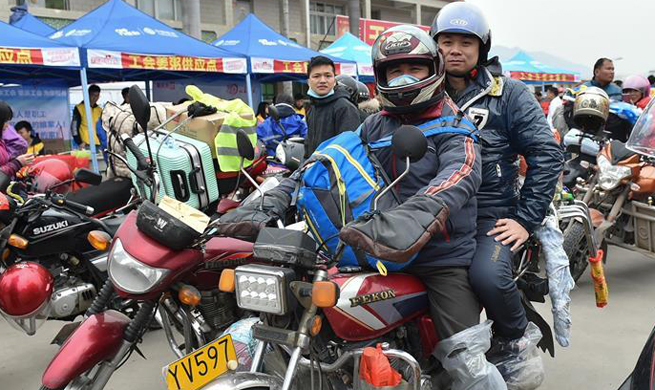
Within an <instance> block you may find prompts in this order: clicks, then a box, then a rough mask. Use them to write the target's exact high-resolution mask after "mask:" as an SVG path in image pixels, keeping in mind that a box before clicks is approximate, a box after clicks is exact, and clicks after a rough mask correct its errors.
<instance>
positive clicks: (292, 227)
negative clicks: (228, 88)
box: [0, 87, 655, 390]
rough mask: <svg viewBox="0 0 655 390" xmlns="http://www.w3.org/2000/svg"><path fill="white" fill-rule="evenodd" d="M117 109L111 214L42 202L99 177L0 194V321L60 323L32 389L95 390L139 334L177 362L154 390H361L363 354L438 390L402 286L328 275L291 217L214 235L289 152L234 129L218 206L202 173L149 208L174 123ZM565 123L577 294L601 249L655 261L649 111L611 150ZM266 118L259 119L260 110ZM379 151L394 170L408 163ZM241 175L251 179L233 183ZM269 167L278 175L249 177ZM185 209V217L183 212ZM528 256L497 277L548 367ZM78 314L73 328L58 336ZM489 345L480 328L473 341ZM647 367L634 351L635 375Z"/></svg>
mask: <svg viewBox="0 0 655 390" xmlns="http://www.w3.org/2000/svg"><path fill="white" fill-rule="evenodd" d="M608 104H609V102H608ZM130 105H131V110H132V113H133V114H134V116H135V118H136V122H137V123H138V125H139V126H140V128H141V129H143V132H142V133H140V134H138V135H136V136H135V137H134V138H132V137H129V136H126V135H123V136H122V137H121V138H122V140H121V142H122V144H123V145H124V147H125V149H126V150H127V151H128V152H127V158H124V157H122V156H120V155H114V156H113V157H114V158H117V159H120V160H121V161H123V162H124V163H125V164H126V165H127V166H128V168H129V169H130V171H131V172H132V179H133V180H132V181H133V183H134V187H136V188H134V189H130V190H129V191H128V194H127V197H123V198H122V199H123V200H122V201H121V203H122V204H120V205H116V204H114V203H116V202H114V203H112V206H111V209H108V210H95V209H94V208H93V207H90V206H88V205H87V204H88V203H89V202H88V201H87V202H85V203H80V202H77V201H76V200H75V199H78V198H79V195H77V193H76V192H72V193H68V194H61V193H60V192H61V191H59V192H58V191H57V188H58V187H63V186H65V185H67V184H70V183H71V182H73V181H76V182H80V183H86V184H87V185H88V187H87V188H84V189H83V190H84V191H86V192H87V193H90V192H91V193H93V192H94V191H95V192H96V193H98V194H104V193H106V190H102V189H101V188H99V187H101V186H102V183H100V177H99V176H97V175H95V174H93V173H92V172H90V171H88V170H84V169H82V170H78V171H77V173H76V175H75V177H74V178H72V179H71V180H70V181H64V182H62V183H59V184H58V185H55V186H50V187H49V188H47V190H46V191H45V192H44V193H42V194H34V193H33V191H28V189H30V188H33V187H30V185H29V183H20V182H19V183H12V184H11V185H9V186H7V184H5V185H4V187H3V188H5V190H4V192H6V193H7V197H6V198H7V199H6V202H7V205H8V206H7V207H0V210H2V211H1V212H0V219H1V220H2V222H3V224H4V226H5V227H4V228H3V229H2V230H1V231H0V252H1V253H2V257H1V259H2V266H3V269H2V271H3V273H2V275H1V276H0V309H1V310H0V312H1V313H2V314H3V316H4V317H5V318H6V319H7V321H9V323H10V324H11V325H12V326H14V327H16V328H17V329H19V330H21V331H23V332H24V333H27V334H28V335H32V334H34V333H35V332H36V331H37V328H38V327H39V325H40V324H42V323H43V322H44V321H46V320H47V319H58V320H67V321H71V322H70V323H69V324H67V325H66V326H64V327H63V328H62V329H61V331H60V332H59V334H58V335H57V336H56V337H55V342H57V343H58V344H60V345H61V347H60V349H59V351H58V352H57V354H56V355H55V356H54V357H53V359H52V361H51V362H50V364H49V365H48V367H47V369H46V370H45V372H44V373H43V376H42V388H41V389H42V390H47V389H50V390H55V389H68V390H73V389H76V390H88V389H94V390H98V389H103V388H104V387H105V386H106V384H107V383H108V381H109V380H110V378H111V376H112V375H113V373H114V372H115V371H116V370H118V369H119V368H121V367H122V366H123V365H124V364H125V363H126V362H127V359H128V358H129V357H130V355H131V354H132V353H133V352H135V351H136V352H137V353H140V351H139V349H138V346H139V344H140V343H141V341H142V339H143V335H144V334H145V333H146V332H147V331H148V330H149V329H151V328H152V327H155V326H160V327H161V328H163V334H164V336H165V339H166V342H167V344H168V345H169V347H170V349H171V351H172V355H171V360H174V359H177V360H175V361H174V362H172V363H171V364H169V365H168V367H166V368H165V371H164V380H165V382H166V386H167V388H168V389H194V390H195V389H206V390H218V389H235V388H237V389H261V388H267V389H284V390H287V389H292V388H303V387H304V388H316V386H318V388H323V386H326V387H325V388H330V387H332V388H335V389H337V388H338V389H357V388H362V387H365V386H366V385H367V384H366V383H364V382H363V381H362V379H361V377H362V375H361V374H362V370H364V368H362V367H361V366H360V365H361V361H362V356H363V354H364V353H365V347H368V346H378V348H379V350H380V351H382V352H383V354H384V355H386V356H387V357H388V358H390V361H391V364H392V366H393V368H394V369H395V370H396V371H397V372H399V373H400V374H401V382H400V383H401V384H402V386H404V387H399V388H412V389H429V388H435V389H437V388H442V387H437V386H438V385H437V384H436V381H437V378H438V377H439V374H440V373H441V372H442V371H443V368H442V367H441V366H439V365H435V364H434V361H433V360H431V359H430V355H431V353H432V351H434V350H435V348H436V347H437V345H438V344H439V342H440V340H439V337H438V335H437V334H436V333H435V328H434V326H433V324H432V320H431V318H430V315H429V312H428V302H427V293H426V290H425V287H424V286H423V285H422V283H421V282H420V281H419V280H418V279H417V278H416V277H414V276H410V275H405V274H389V275H387V276H382V275H380V274H377V273H370V272H368V273H367V272H364V271H363V270H362V269H361V268H358V267H348V269H345V268H337V267H336V266H337V264H338V262H339V258H340V256H341V254H342V253H343V250H344V246H343V245H342V244H340V245H339V246H338V248H337V250H336V253H335V255H333V256H329V255H327V254H326V253H325V252H323V251H320V249H321V248H320V247H319V248H318V250H317V244H316V242H315V241H314V240H313V239H312V238H311V237H310V236H309V235H307V234H306V233H305V231H306V229H305V227H304V223H303V222H297V221H296V219H295V217H293V216H288V217H286V218H284V219H282V220H279V221H277V227H276V228H270V227H269V228H264V229H263V230H262V231H261V232H260V233H259V236H258V237H257V240H256V241H255V242H254V244H253V243H251V242H246V241H241V240H238V239H236V238H231V237H223V236H220V235H219V234H218V233H217V231H218V229H217V226H218V223H219V222H218V217H220V215H221V214H223V213H225V212H227V211H229V210H231V209H233V208H235V207H238V206H240V205H242V204H245V203H250V202H255V203H254V204H256V203H257V202H261V200H262V199H263V194H264V192H265V191H266V190H267V189H269V188H272V187H274V186H275V185H276V184H277V183H278V182H279V181H280V179H281V178H282V177H285V176H288V175H290V174H291V173H292V172H293V171H294V170H296V169H297V168H298V167H299V165H300V158H301V156H302V154H303V153H302V150H301V147H302V140H301V139H289V140H285V141H282V142H281V143H280V145H279V146H278V150H277V153H276V157H275V158H272V157H268V158H266V157H265V156H262V154H261V153H258V150H256V148H254V147H253V144H252V141H251V139H250V137H249V135H248V134H247V133H246V132H244V131H243V130H238V131H237V134H236V141H237V145H238V155H239V157H240V161H241V163H240V169H239V176H238V177H237V185H236V188H237V190H236V191H235V193H234V194H231V195H230V196H229V197H224V198H222V199H220V201H217V202H209V201H208V199H205V200H204V201H203V200H202V199H203V196H206V193H207V191H209V188H208V187H209V184H208V183H207V182H206V177H202V172H203V170H202V169H199V170H195V171H194V170H192V169H190V171H191V172H196V173H197V172H200V173H201V174H196V176H195V178H191V179H189V182H190V183H189V185H188V188H189V191H188V195H189V196H187V197H186V198H187V202H180V201H175V200H172V199H169V198H167V197H165V196H164V195H165V194H166V193H169V191H168V190H167V188H166V186H167V185H170V183H168V182H166V180H168V179H166V178H162V175H161V173H162V169H166V167H165V164H166V160H165V159H164V160H162V159H161V157H160V156H165V154H161V155H160V154H159V151H160V150H162V149H165V148H167V147H168V146H167V144H166V142H167V139H169V138H172V137H173V136H174V133H175V130H173V131H170V132H166V131H164V130H162V129H163V127H164V125H165V124H166V123H168V122H170V121H172V120H174V119H175V118H169V120H167V121H166V123H164V124H162V125H160V126H158V127H157V128H154V129H153V128H148V121H149V119H150V109H151V107H150V103H149V102H148V101H147V99H146V98H145V96H144V95H143V93H142V92H141V91H140V90H139V89H138V88H137V87H133V88H131V89H130ZM576 108H578V115H575V113H574V118H575V119H576V122H577V123H579V128H577V129H572V130H570V131H569V133H568V134H567V137H566V138H565V141H564V144H565V145H566V147H567V151H568V152H569V153H572V156H571V157H572V158H571V159H570V160H569V161H568V162H567V170H566V172H565V176H564V178H563V184H564V186H563V188H562V191H560V192H559V196H558V197H556V199H555V200H554V202H553V204H552V207H551V215H552V216H553V217H555V218H556V220H557V223H558V224H559V226H560V228H561V229H562V230H563V232H564V240H565V250H566V252H567V254H568V256H569V259H570V268H571V274H572V276H573V277H574V278H575V279H576V280H577V279H578V278H579V277H581V276H582V275H583V274H584V272H585V270H586V267H587V264H588V263H590V262H591V263H592V266H593V262H594V261H596V262H600V261H601V260H602V261H605V259H606V253H607V245H609V244H611V245H618V246H623V247H628V248H631V249H634V250H638V251H641V252H645V253H653V252H655V248H654V246H655V244H653V243H652V239H651V237H652V236H651V235H652V234H654V231H653V229H652V228H651V225H650V222H651V221H655V208H654V207H653V206H652V199H651V197H650V195H651V194H652V193H653V192H655V142H653V143H652V144H651V143H650V141H651V139H650V138H649V137H651V134H653V133H652V130H653V129H651V126H653V124H654V123H655V122H653V121H652V119H655V117H654V118H652V119H651V114H652V115H655V108H653V107H652V104H651V105H649V106H648V107H647V108H646V110H645V112H644V114H642V116H641V117H640V119H639V121H637V124H636V125H635V127H634V129H633V132H632V136H631V138H630V141H629V142H628V144H627V147H626V145H624V144H622V143H620V142H618V141H616V140H611V139H610V137H609V136H608V135H607V134H606V132H605V131H604V124H605V120H606V119H607V118H605V120H604V121H602V123H601V122H600V121H598V120H596V119H594V117H593V115H589V114H585V111H584V110H583V109H582V108H583V107H582V106H580V107H576ZM651 109H652V112H651ZM608 111H609V107H608ZM191 116H192V115H189V117H191ZM271 116H272V117H273V118H276V112H275V108H274V107H272V110H271ZM183 124H184V122H182V123H181V124H180V126H182V125H183ZM411 130H412V129H409V130H407V131H411ZM413 130H416V131H420V130H419V129H413ZM419 138H420V137H419ZM180 145H181V146H180V147H182V148H183V149H184V150H185V151H188V152H189V153H188V155H189V161H190V162H191V163H190V165H189V166H190V167H193V166H196V167H198V166H200V167H202V166H203V165H202V164H204V162H203V158H204V156H205V154H204V152H203V150H201V149H198V148H196V146H194V145H192V144H189V146H186V145H185V144H184V143H182V142H181V141H180ZM392 145H395V146H393V147H394V148H395V149H394V153H395V154H396V155H397V156H398V158H402V159H406V161H407V164H406V170H407V171H409V170H410V169H411V161H415V160H416V156H417V154H418V155H421V153H420V149H421V148H420V146H417V145H412V144H411V143H398V145H400V146H397V145H396V143H393V142H392ZM194 148H195V149H194ZM257 149H260V150H261V148H257ZM194 150H196V151H197V152H194ZM423 153H424V151H423ZM409 156H412V160H411V161H410V158H409ZM267 160H268V161H267ZM162 161H163V162H162ZM245 161H252V162H253V163H252V164H250V165H249V166H248V167H245V164H244V162H245ZM268 163H270V165H274V164H276V165H277V169H275V170H273V173H272V174H269V177H267V178H265V177H264V176H265V175H263V173H264V171H265V169H264V168H265V167H266V166H267V165H268ZM269 172H270V170H269ZM167 176H168V175H167ZM401 178H402V175H401V176H399V178H398V179H397V180H400V179H401ZM395 184H396V183H391V184H390V185H389V186H388V187H389V188H392V187H393V186H394V185H395ZM80 191H82V190H80ZM383 194H384V192H383V193H382V194H380V196H381V195H383ZM76 196H77V197H78V198H76ZM99 196H100V195H99ZM194 196H195V197H196V199H198V201H197V204H193V205H191V204H190V203H189V199H191V198H193V197H194ZM87 200H88V199H87ZM0 203H2V202H0ZM216 203H217V206H216ZM375 204H377V202H375ZM210 205H211V206H210ZM0 206H2V205H1V204H0ZM203 206H204V207H203ZM260 207H262V205H261V203H260ZM196 209H200V210H201V211H204V212H206V213H207V214H203V213H199V212H197V210H196ZM5 210H6V211H5ZM208 215H211V216H208ZM542 250H543V249H542V248H541V245H540V243H539V242H538V240H537V239H536V238H531V239H530V240H529V241H528V243H527V244H526V245H524V246H523V248H522V249H521V250H520V251H519V252H518V253H517V254H516V256H515V261H514V269H513V273H514V276H515V280H516V282H517V285H518V286H519V288H520V290H521V294H522V302H523V305H524V307H525V309H526V312H527V315H528V319H529V320H530V321H531V322H532V323H534V324H535V325H534V326H535V328H538V329H534V330H533V331H534V333H535V334H539V333H540V334H541V335H543V337H541V339H539V337H536V338H535V343H536V342H537V341H538V342H539V344H538V345H539V347H541V349H543V350H544V351H547V352H549V353H550V355H551V356H554V353H555V343H554V337H553V331H552V330H551V328H550V326H549V324H548V323H547V322H546V320H545V319H543V318H542V317H541V316H540V314H539V313H538V312H537V311H536V310H535V309H534V307H533V305H532V302H544V297H545V296H546V295H547V294H548V293H549V285H548V279H547V278H544V276H543V272H541V268H542V267H541V264H540V262H542V261H543V253H542ZM598 264H599V263H598ZM392 298H393V299H394V305H393V308H390V307H389V306H387V305H378V306H375V305H369V306H368V307H369V309H370V308H372V309H373V310H375V313H372V312H371V311H370V310H365V309H363V308H362V307H361V305H363V304H370V303H373V302H376V301H385V300H387V299H392ZM392 311H393V312H392ZM394 313H395V314H394ZM79 315H83V320H82V321H77V322H73V321H75V319H78V318H79ZM489 329H490V324H489V323H485V324H481V326H480V328H478V329H476V330H475V331H476V332H483V333H484V332H489ZM467 336H468V337H470V338H471V339H475V337H476V334H475V333H471V334H470V335H467ZM652 337H653V336H652ZM462 342H466V340H462ZM650 343H651V344H652V339H651V341H650ZM452 344H453V345H442V346H440V348H439V350H441V351H446V352H445V355H444V356H443V359H442V361H444V362H448V361H449V359H450V360H452V362H450V363H448V364H461V362H458V361H457V359H456V358H454V357H452V356H456V355H457V354H455V353H454V351H456V350H457V349H458V348H461V345H460V344H457V343H452ZM647 347H648V345H647ZM645 351H646V350H645ZM482 353H484V351H482ZM451 357H452V359H451ZM642 360H643V361H642ZM652 360H653V356H651V354H649V353H648V351H646V352H644V354H642V357H641V358H640V363H639V364H638V367H646V366H648V365H649V364H650V362H652ZM642 371H643V370H641V371H639V370H635V373H640V374H633V375H632V376H631V378H630V379H629V380H628V381H626V384H624V387H622V389H631V388H638V387H630V386H633V385H632V383H638V382H639V381H643V380H646V379H644V378H645V377H644V378H642V377H641V376H643V375H644V374H643V373H642ZM639 375H641V376H639ZM650 380H651V379H648V381H650ZM649 383H650V382H649ZM399 386H400V385H399ZM626 386H628V387H626Z"/></svg>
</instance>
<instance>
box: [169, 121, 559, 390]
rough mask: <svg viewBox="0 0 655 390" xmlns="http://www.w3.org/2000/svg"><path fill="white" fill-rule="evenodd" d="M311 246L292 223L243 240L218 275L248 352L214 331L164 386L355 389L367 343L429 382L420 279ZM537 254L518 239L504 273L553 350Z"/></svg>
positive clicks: (428, 333)
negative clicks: (240, 253)
mask: <svg viewBox="0 0 655 390" xmlns="http://www.w3.org/2000/svg"><path fill="white" fill-rule="evenodd" d="M417 131H418V130H417ZM244 138H245V136H244ZM394 153H395V154H396V155H397V156H406V155H414V156H415V155H416V153H407V152H403V151H402V150H395V151H394ZM409 169H410V161H409V158H407V170H409ZM400 177H401V178H402V176H400ZM395 184H396V183H391V184H390V185H389V186H388V188H392V187H393V186H394V185H395ZM381 195H382V194H381ZM381 195H380V196H381ZM316 246H317V245H316V243H315V242H314V240H313V239H311V238H310V237H309V236H308V235H306V234H305V233H303V232H301V231H291V230H285V229H277V228H264V229H263V230H262V231H261V232H260V234H259V236H258V238H257V241H256V242H255V244H254V247H253V250H254V257H255V260H256V263H252V264H246V265H242V266H238V267H237V268H236V269H234V270H232V269H226V270H224V271H223V273H222V275H221V280H220V287H221V290H222V291H225V292H233V293H235V296H236V301H237V305H238V306H239V308H241V309H243V310H245V311H249V312H254V313H256V314H258V315H259V321H254V324H253V325H251V328H250V329H251V332H252V337H253V338H254V339H255V342H256V348H255V350H254V353H253V354H252V356H250V357H248V358H246V359H243V360H242V358H243V356H242V355H237V351H236V349H235V346H234V343H233V338H232V336H235V338H236V337H237V335H236V334H234V335H231V334H227V335H224V336H222V337H220V338H218V339H217V340H215V341H214V342H212V343H209V344H208V345H206V346H205V347H203V348H201V349H199V350H197V351H195V352H194V353H192V354H189V355H187V356H186V357H185V358H183V359H180V360H178V361H177V362H174V363H172V364H170V365H169V366H168V367H167V372H166V374H165V375H166V381H167V383H168V384H169V388H175V386H178V387H179V388H186V387H192V388H200V387H198V386H202V389H203V390H223V389H233V388H238V389H261V388H269V389H282V390H289V389H291V388H314V386H315V383H316V382H317V381H316V380H315V379H316V378H318V383H319V385H318V386H319V387H318V388H323V387H322V386H326V387H325V388H331V389H352V388H355V389H356V388H359V387H358V386H359V384H358V383H359V379H360V374H361V372H360V368H361V367H360V358H361V356H362V354H363V353H364V348H365V347H367V346H375V345H381V346H382V352H383V353H384V355H386V356H387V357H389V358H390V359H391V361H392V364H393V367H394V369H396V370H397V371H399V372H400V373H401V374H402V377H403V379H405V380H406V381H407V382H408V383H409V385H408V386H407V388H413V389H421V388H431V387H424V386H430V382H431V380H432V379H431V377H430V376H431V375H432V374H434V373H435V370H438V368H437V366H436V365H434V362H433V361H431V360H430V355H431V354H432V351H434V350H435V347H436V346H437V345H438V344H439V343H440V342H441V340H440V338H439V336H438V335H437V334H436V332H435V327H434V325H433V323H432V319H431V317H430V315H429V312H428V310H429V309H428V307H429V306H428V298H427V291H426V289H425V286H424V285H423V284H422V283H421V281H420V280H419V279H418V278H417V277H415V276H412V275H406V274H401V273H395V274H389V275H387V276H382V275H379V274H377V273H370V272H369V273H363V272H362V270H355V269H351V268H352V267H349V269H338V268H336V265H337V263H338V259H339V256H340V252H341V251H342V250H343V248H344V247H343V245H340V246H339V248H340V249H337V253H336V255H335V256H334V258H330V257H328V256H326V255H324V254H323V253H321V252H318V253H317V251H316ZM319 249H320V248H319ZM538 253H539V250H538V247H537V246H535V245H532V244H531V245H527V246H526V247H525V248H524V250H523V251H522V252H521V254H519V255H517V258H516V261H515V268H514V272H515V277H516V279H517V284H518V285H519V287H520V288H521V290H522V295H523V300H524V302H523V303H524V306H525V307H526V309H528V310H527V312H528V317H529V319H530V320H531V321H533V322H535V323H536V324H538V326H539V328H540V329H541V331H542V333H543V336H544V337H543V339H542V344H541V345H540V346H542V347H547V348H548V349H549V350H550V352H551V354H553V353H554V351H553V348H554V347H553V341H552V333H551V330H550V328H549V326H548V325H547V324H546V322H545V321H544V320H543V318H541V317H540V316H539V314H537V313H536V312H535V311H534V308H533V307H532V305H531V303H530V301H529V300H530V299H532V300H535V301H543V297H544V295H545V294H547V293H548V285H547V283H546V284H544V283H543V280H542V281H541V282H540V281H539V278H538V276H536V275H535V274H534V273H533V272H531V271H530V270H531V269H532V268H534V266H535V264H536V262H537V261H538V257H539V256H538ZM528 297H530V298H528ZM241 333H248V332H245V331H244V332H241ZM455 349H456V348H455ZM460 349H461V348H460ZM244 350H245V351H247V349H244ZM212 351H214V352H216V351H218V356H219V357H220V359H219V360H218V361H217V362H216V363H217V364H213V365H212V367H213V368H214V370H203V364H205V365H206V364H208V363H212V362H213V360H211V357H212V355H215V353H213V352H212ZM481 353H482V354H484V351H482V352H481ZM455 355H456V354H455ZM248 360H249V361H250V363H251V364H250V366H249V367H248V366H246V367H245V370H248V371H247V372H243V371H242V372H233V371H234V370H236V369H237V368H238V364H237V362H239V363H243V361H248ZM477 363H479V361H477V360H476V364H477ZM242 369H243V367H242ZM212 378H216V379H214V380H213V381H211V380H212ZM209 381H211V382H209ZM206 382H209V383H208V384H206ZM403 388H405V387H403Z"/></svg>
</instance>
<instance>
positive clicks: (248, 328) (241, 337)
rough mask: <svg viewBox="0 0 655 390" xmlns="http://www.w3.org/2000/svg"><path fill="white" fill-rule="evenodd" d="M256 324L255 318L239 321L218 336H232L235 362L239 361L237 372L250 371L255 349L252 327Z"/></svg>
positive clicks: (255, 343) (256, 319) (257, 320)
mask: <svg viewBox="0 0 655 390" xmlns="http://www.w3.org/2000/svg"><path fill="white" fill-rule="evenodd" d="M257 322H259V318H257V317H251V318H245V319H243V320H239V321H237V322H235V323H233V324H232V325H230V326H229V327H228V328H227V329H225V331H223V334H221V336H220V337H223V336H225V335H227V334H229V335H231V336H232V342H233V343H234V349H235V351H236V353H237V360H238V361H239V368H237V371H248V370H250V366H251V365H252V359H253V357H254V356H255V348H256V347H257V340H256V339H255V338H254V337H253V336H252V326H253V325H254V324H256V323H257ZM220 337H219V338H220Z"/></svg>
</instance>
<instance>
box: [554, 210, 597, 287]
mask: <svg viewBox="0 0 655 390" xmlns="http://www.w3.org/2000/svg"><path fill="white" fill-rule="evenodd" d="M562 234H563V235H564V245H563V246H564V251H565V252H566V255H567V256H568V257H569V269H570V271H571V277H573V280H575V281H576V282H577V281H578V279H580V277H581V276H582V275H583V274H584V272H585V270H586V269H587V265H588V264H589V256H590V255H591V253H590V252H589V246H588V245H587V238H586V237H585V230H584V226H583V225H582V223H580V222H578V221H574V222H573V223H572V224H571V225H570V226H569V227H567V228H566V229H565V230H564V232H563V233H562ZM601 249H602V250H603V263H604V262H605V259H606V257H607V242H606V241H605V240H603V243H602V244H601Z"/></svg>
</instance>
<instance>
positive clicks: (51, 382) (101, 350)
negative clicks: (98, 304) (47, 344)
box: [42, 310, 130, 389]
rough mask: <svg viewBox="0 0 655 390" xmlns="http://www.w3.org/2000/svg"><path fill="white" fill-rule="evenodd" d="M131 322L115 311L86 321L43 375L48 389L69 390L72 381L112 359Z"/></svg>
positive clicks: (43, 380) (100, 314)
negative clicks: (67, 387) (104, 361)
mask: <svg viewBox="0 0 655 390" xmlns="http://www.w3.org/2000/svg"><path fill="white" fill-rule="evenodd" d="M129 322H130V319H129V318H128V317H127V316H126V315H124V314H122V313H120V312H117V311H115V310H108V311H106V312H103V313H98V314H94V315H92V316H91V317H89V318H87V319H86V320H85V321H84V322H82V324H81V325H80V326H79V327H78V328H77V329H76V330H75V332H74V333H73V334H72V335H71V336H70V337H69V338H68V340H66V342H65V343H64V345H62V346H61V348H60V349H59V352H57V354H56V355H55V357H54V358H53V359H52V361H51V362H50V364H49V365H48V368H46V370H45V373H44V374H43V378H42V383H43V385H44V386H45V387H47V388H49V389H58V388H60V387H64V386H66V384H68V383H69V382H70V381H72V380H73V379H75V378H77V377H78V376H80V375H82V374H83V373H85V372H86V371H88V370H90V369H91V368H93V366H95V365H96V364H98V363H99V362H101V361H103V360H107V359H109V358H110V357H112V356H113V355H114V354H115V353H116V351H117V350H118V348H119V347H120V345H121V342H122V341H123V332H124V330H125V328H126V327H127V325H128V324H129Z"/></svg>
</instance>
